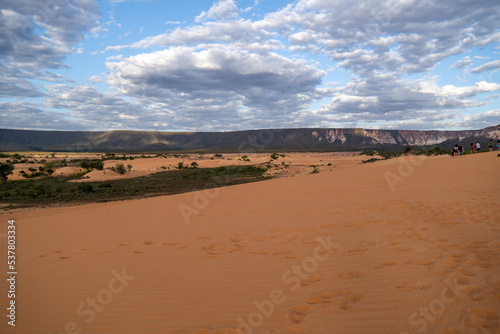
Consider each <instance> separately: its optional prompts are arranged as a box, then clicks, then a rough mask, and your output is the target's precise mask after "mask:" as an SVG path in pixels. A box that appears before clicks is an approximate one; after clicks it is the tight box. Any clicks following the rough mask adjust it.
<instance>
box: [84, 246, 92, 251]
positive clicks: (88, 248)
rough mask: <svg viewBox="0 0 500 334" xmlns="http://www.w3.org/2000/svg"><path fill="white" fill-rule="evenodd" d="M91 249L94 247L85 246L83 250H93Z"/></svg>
mask: <svg viewBox="0 0 500 334" xmlns="http://www.w3.org/2000/svg"><path fill="white" fill-rule="evenodd" d="M91 249H94V247H83V248H82V250H84V251H88V250H91Z"/></svg>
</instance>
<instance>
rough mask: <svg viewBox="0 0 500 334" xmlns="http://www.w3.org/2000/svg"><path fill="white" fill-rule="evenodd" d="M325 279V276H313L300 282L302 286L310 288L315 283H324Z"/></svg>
mask: <svg viewBox="0 0 500 334" xmlns="http://www.w3.org/2000/svg"><path fill="white" fill-rule="evenodd" d="M324 279H325V276H322V275H312V276H309V277H308V278H306V279H305V280H302V281H301V282H300V285H302V286H309V285H311V284H313V283H316V282H319V281H322V280H324Z"/></svg>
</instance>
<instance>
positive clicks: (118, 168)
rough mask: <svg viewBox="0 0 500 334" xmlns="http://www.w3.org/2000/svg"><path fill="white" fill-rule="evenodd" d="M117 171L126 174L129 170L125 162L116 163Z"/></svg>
mask: <svg viewBox="0 0 500 334" xmlns="http://www.w3.org/2000/svg"><path fill="white" fill-rule="evenodd" d="M115 171H116V172H117V173H118V174H125V172H126V171H127V170H126V169H125V166H124V165H123V164H120V163H117V164H116V165H115Z"/></svg>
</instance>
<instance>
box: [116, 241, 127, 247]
mask: <svg viewBox="0 0 500 334" xmlns="http://www.w3.org/2000/svg"><path fill="white" fill-rule="evenodd" d="M128 245H130V242H122V243H120V244H118V246H120V247H125V246H128Z"/></svg>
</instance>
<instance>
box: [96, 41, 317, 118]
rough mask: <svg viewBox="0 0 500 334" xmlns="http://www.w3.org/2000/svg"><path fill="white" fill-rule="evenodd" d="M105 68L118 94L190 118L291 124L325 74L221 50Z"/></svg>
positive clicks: (186, 51)
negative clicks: (160, 104)
mask: <svg viewBox="0 0 500 334" xmlns="http://www.w3.org/2000/svg"><path fill="white" fill-rule="evenodd" d="M106 64H107V66H108V69H109V70H110V75H109V78H108V83H109V84H110V85H112V86H114V87H116V88H117V89H118V90H119V92H120V93H122V94H127V95H129V96H136V97H148V98H150V99H152V100H153V101H155V102H161V103H164V104H166V106H167V107H168V108H169V109H170V110H176V111H177V112H178V113H179V114H182V115H188V117H195V118H196V117H198V118H199V119H210V120H211V121H215V120H216V119H223V120H224V121H225V122H229V121H230V120H240V121H241V120H242V119H245V117H253V118H255V119H258V120H260V121H261V122H263V121H264V120H271V119H275V121H276V122H279V121H280V119H281V121H289V120H290V118H292V117H293V115H294V113H297V112H299V111H300V110H302V109H304V108H307V107H308V106H309V105H310V103H311V102H312V101H313V100H314V99H316V98H318V96H319V95H320V92H319V91H318V90H317V89H316V87H317V86H318V85H319V84H320V83H321V78H322V77H323V76H324V75H325V74H326V73H325V72H324V71H321V70H318V69H317V68H315V67H313V66H311V65H309V64H307V63H306V62H304V61H299V60H296V61H292V60H290V59H288V58H285V57H283V56H280V55H278V54H274V53H269V54H264V55H262V54H256V53H250V52H248V51H240V50H233V49H230V48H221V47H220V46H219V47H214V48H209V49H206V50H196V49H194V48H189V47H171V48H169V49H166V50H163V51H159V52H154V53H145V54H140V55H137V56H133V57H130V58H126V59H123V60H121V61H119V62H108V63H106ZM180 106H182V107H181V108H180ZM284 110H286V112H285V113H283V114H281V115H280V113H282V112H283V111H284Z"/></svg>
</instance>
